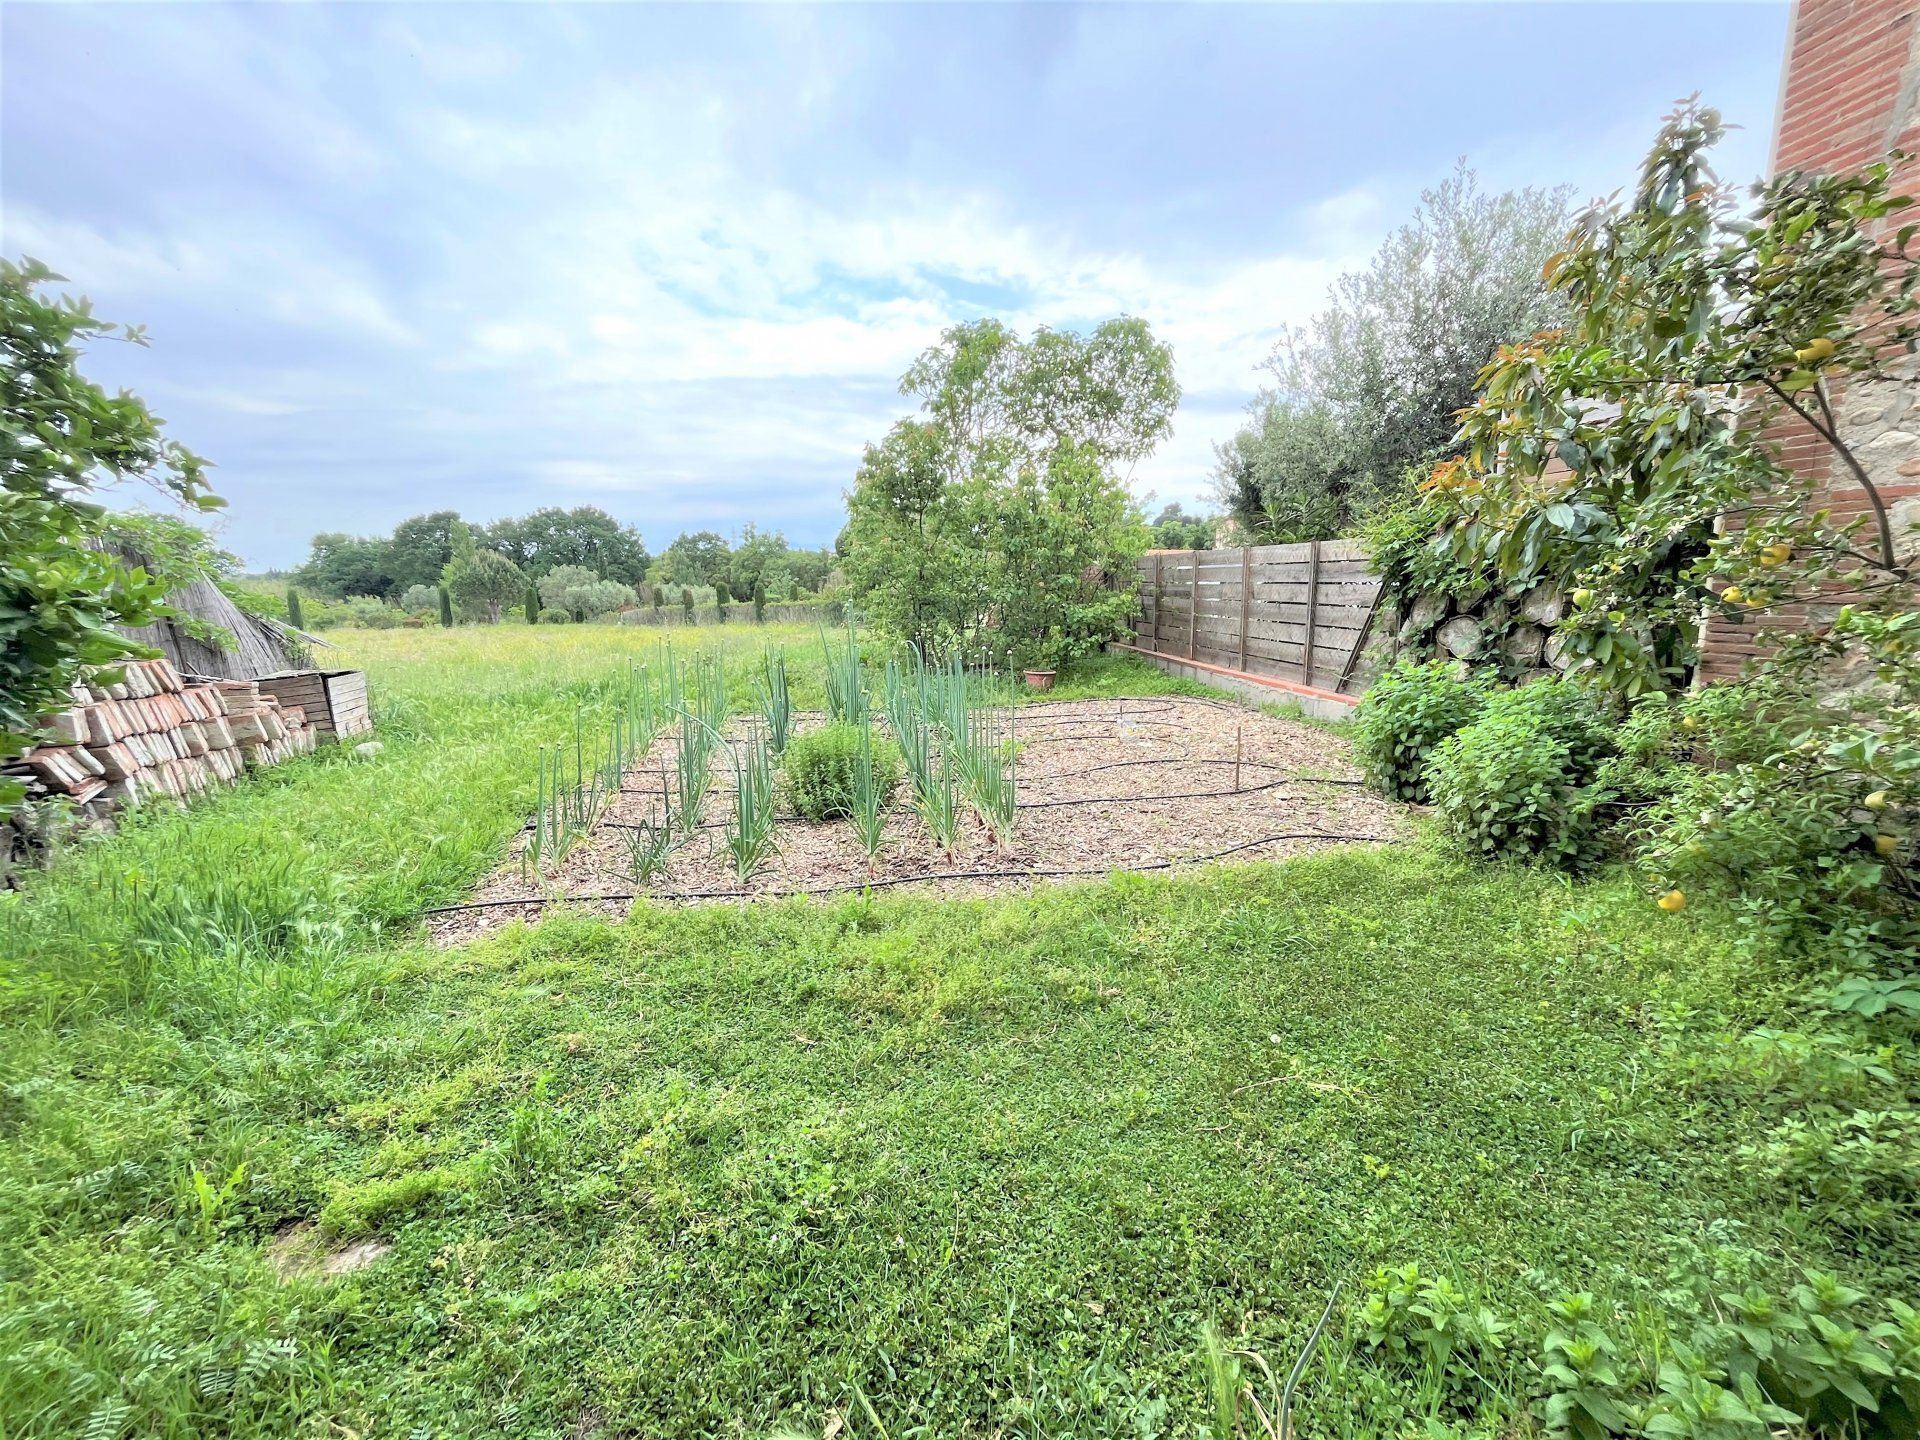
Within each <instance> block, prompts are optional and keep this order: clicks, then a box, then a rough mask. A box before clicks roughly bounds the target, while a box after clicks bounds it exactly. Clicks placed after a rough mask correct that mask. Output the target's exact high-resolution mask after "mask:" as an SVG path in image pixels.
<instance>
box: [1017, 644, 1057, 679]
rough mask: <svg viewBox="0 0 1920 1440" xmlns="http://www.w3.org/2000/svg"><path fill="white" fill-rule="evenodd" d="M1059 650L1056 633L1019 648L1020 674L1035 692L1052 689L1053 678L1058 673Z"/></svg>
mask: <svg viewBox="0 0 1920 1440" xmlns="http://www.w3.org/2000/svg"><path fill="white" fill-rule="evenodd" d="M1061 649H1062V646H1061V643H1060V637H1059V635H1058V634H1057V633H1055V634H1048V635H1043V636H1041V637H1040V638H1039V639H1037V640H1034V641H1032V642H1030V643H1029V644H1026V645H1023V646H1021V647H1020V648H1019V658H1020V673H1021V674H1022V675H1023V676H1025V677H1026V682H1027V684H1028V686H1029V687H1031V688H1032V689H1035V690H1051V689H1052V688H1053V680H1054V676H1056V675H1057V674H1058V673H1059V664H1060V651H1061Z"/></svg>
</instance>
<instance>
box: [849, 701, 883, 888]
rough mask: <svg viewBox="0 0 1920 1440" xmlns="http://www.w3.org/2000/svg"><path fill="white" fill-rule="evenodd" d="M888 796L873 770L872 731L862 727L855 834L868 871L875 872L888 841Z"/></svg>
mask: <svg viewBox="0 0 1920 1440" xmlns="http://www.w3.org/2000/svg"><path fill="white" fill-rule="evenodd" d="M885 801H886V796H885V795H883V794H882V793H881V791H880V781H879V779H878V777H876V776H875V774H874V766H873V727H872V726H871V725H862V726H861V727H860V759H859V764H858V766H857V767H856V768H855V770H854V772H853V814H852V816H851V817H850V818H851V820H852V823H853V833H854V834H855V835H857V836H858V837H859V839H860V850H861V853H863V854H864V855H865V856H866V857H867V869H868V871H869V872H871V871H872V869H873V865H874V861H875V860H877V859H878V858H879V855H880V846H881V845H882V843H884V841H885V840H886V828H887V821H886V816H885V814H884V813H883V810H882V806H883V805H884V804H885Z"/></svg>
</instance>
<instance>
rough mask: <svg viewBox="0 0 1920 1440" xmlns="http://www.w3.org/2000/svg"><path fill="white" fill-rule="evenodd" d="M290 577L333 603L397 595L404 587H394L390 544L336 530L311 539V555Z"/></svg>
mask: <svg viewBox="0 0 1920 1440" xmlns="http://www.w3.org/2000/svg"><path fill="white" fill-rule="evenodd" d="M294 574H295V576H296V578H297V579H298V580H299V582H300V583H301V584H302V585H304V586H306V587H307V588H308V589H309V590H314V591H317V592H318V593H320V594H322V595H325V596H327V597H329V598H330V599H334V600H343V599H345V598H346V597H347V596H349V595H380V596H385V595H397V594H399V593H400V589H404V588H405V587H400V589H396V588H395V584H394V573H393V544H392V542H391V541H389V540H385V539H381V538H379V537H377V536H375V537H367V536H361V535H346V534H342V533H341V532H339V531H328V532H326V533H324V534H320V535H316V536H314V537H313V550H312V553H311V554H310V555H309V556H308V557H307V562H306V563H305V564H304V565H302V566H301V567H300V568H299V569H298V570H297V571H295V572H294Z"/></svg>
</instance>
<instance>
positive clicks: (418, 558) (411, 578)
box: [386, 510, 461, 595]
mask: <svg viewBox="0 0 1920 1440" xmlns="http://www.w3.org/2000/svg"><path fill="white" fill-rule="evenodd" d="M460 523H461V520H460V516H459V515H458V514H457V513H456V512H454V511H452V510H436V511H434V512H433V513H432V514H431V515H415V516H414V517H413V518H412V519H410V520H402V521H401V522H400V523H399V524H398V525H396V526H394V527H393V537H392V538H391V539H390V540H388V542H387V562H386V563H387V573H388V574H389V575H390V576H391V577H392V585H391V593H392V594H395V595H397V594H400V593H401V592H402V591H405V590H407V589H409V588H411V587H412V586H415V585H431V584H433V583H434V582H436V581H437V580H439V578H440V573H441V571H443V570H445V569H446V568H447V562H448V561H449V560H451V559H452V558H453V527H454V526H456V525H458V524H460Z"/></svg>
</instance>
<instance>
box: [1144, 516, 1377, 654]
mask: <svg viewBox="0 0 1920 1440" xmlns="http://www.w3.org/2000/svg"><path fill="white" fill-rule="evenodd" d="M1134 583H1135V589H1136V590H1137V591H1138V593H1139V595H1140V619H1139V620H1138V622H1137V623H1136V625H1135V636H1136V638H1137V639H1138V640H1139V642H1140V646H1141V648H1142V649H1144V650H1149V651H1151V652H1152V653H1154V654H1157V655H1170V656H1175V657H1178V658H1182V659H1187V660H1197V661H1204V662H1205V663H1207V664H1212V665H1222V666H1225V667H1227V668H1229V669H1234V670H1240V671H1243V672H1246V673H1248V674H1255V675H1273V676H1277V677H1279V678H1281V679H1287V680H1296V681H1299V682H1300V683H1302V684H1306V685H1318V684H1319V677H1320V676H1322V675H1330V674H1332V673H1333V671H1334V669H1335V667H1336V666H1337V667H1338V674H1339V677H1340V678H1339V679H1338V680H1337V681H1335V682H1334V687H1335V688H1336V689H1337V690H1340V691H1345V690H1347V688H1348V687H1349V686H1350V685H1351V684H1353V683H1354V681H1355V676H1356V674H1357V673H1358V669H1359V662H1360V654H1361V650H1362V648H1363V647H1364V646H1365V644H1366V641H1367V634H1368V632H1369V631H1370V630H1371V628H1372V625H1373V620H1374V614H1375V611H1376V610H1377V609H1378V608H1379V604H1380V581H1379V578H1378V577H1377V576H1375V575H1373V574H1372V573H1371V571H1370V568H1369V562H1368V559H1367V550H1366V546H1365V545H1364V544H1362V543H1360V542H1359V541H1355V540H1324V541H1313V542H1309V543H1306V544H1299V545H1248V546H1242V547H1240V548H1238V549H1232V550H1183V551H1164V550H1157V551H1153V552H1152V553H1150V554H1148V555H1145V556H1143V557H1141V561H1140V567H1139V570H1138V571H1137V572H1136V574H1135V577H1134Z"/></svg>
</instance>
